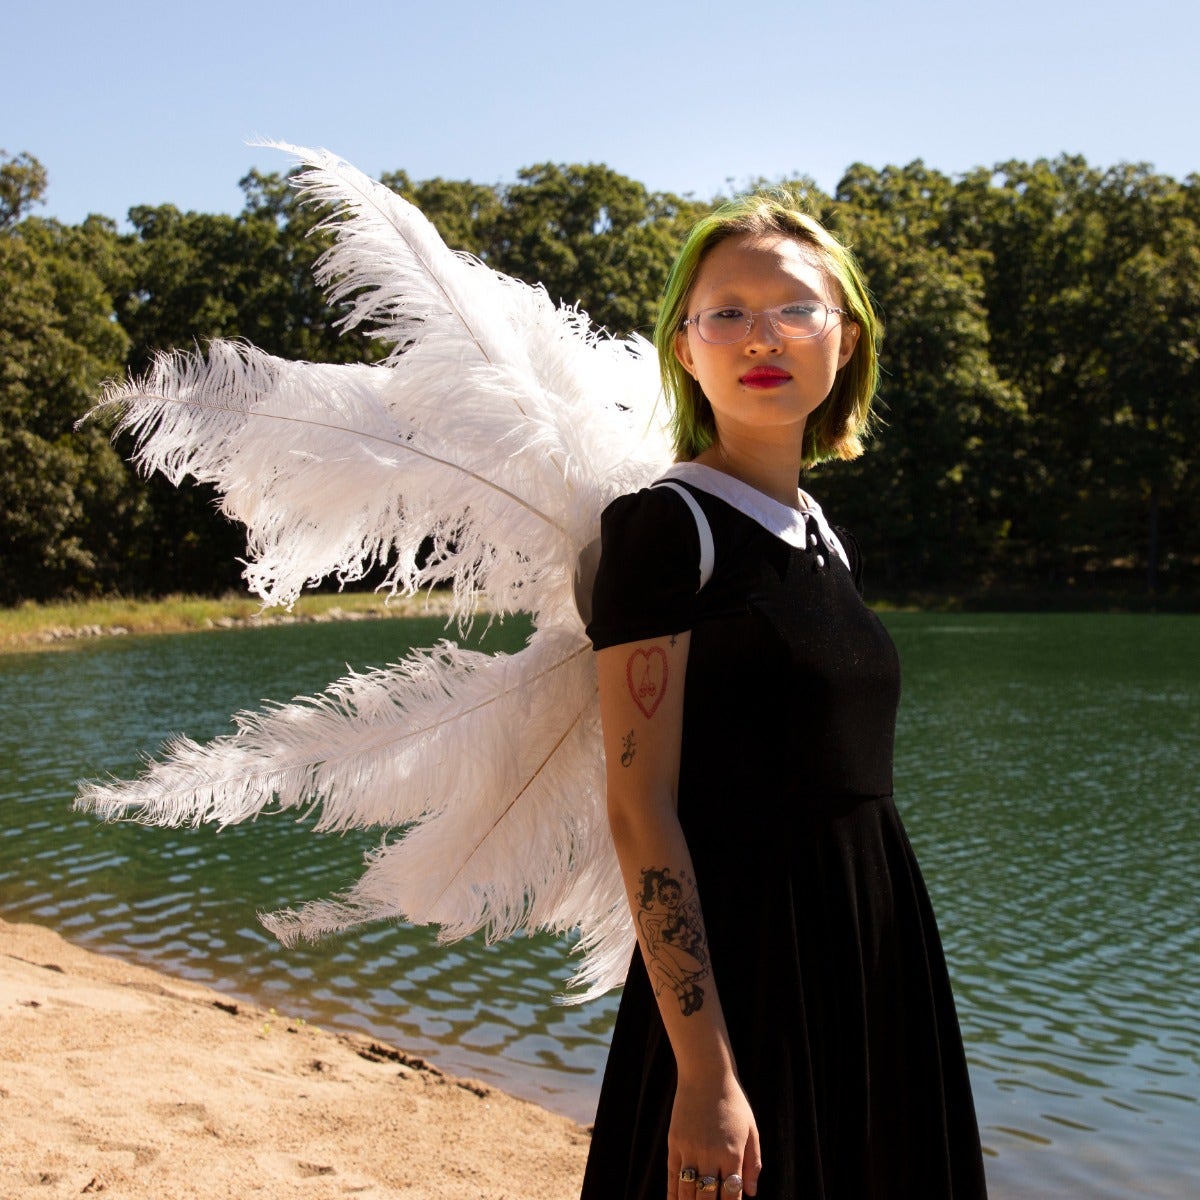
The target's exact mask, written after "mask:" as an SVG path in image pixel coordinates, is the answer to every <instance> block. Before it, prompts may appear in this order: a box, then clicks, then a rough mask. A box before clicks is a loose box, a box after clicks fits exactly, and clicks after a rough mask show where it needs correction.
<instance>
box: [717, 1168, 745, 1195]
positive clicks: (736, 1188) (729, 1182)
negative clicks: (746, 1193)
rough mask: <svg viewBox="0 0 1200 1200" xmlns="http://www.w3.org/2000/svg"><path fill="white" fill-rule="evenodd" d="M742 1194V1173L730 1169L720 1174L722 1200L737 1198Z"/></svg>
mask: <svg viewBox="0 0 1200 1200" xmlns="http://www.w3.org/2000/svg"><path fill="white" fill-rule="evenodd" d="M741 1194H742V1175H741V1172H740V1171H730V1172H729V1174H728V1175H722V1176H721V1195H722V1197H724V1200H738V1197H739V1196H740V1195H741Z"/></svg>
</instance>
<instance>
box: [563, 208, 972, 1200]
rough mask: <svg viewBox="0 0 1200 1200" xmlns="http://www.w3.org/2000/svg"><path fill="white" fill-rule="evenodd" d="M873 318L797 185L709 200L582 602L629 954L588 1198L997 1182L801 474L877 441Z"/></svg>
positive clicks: (891, 658) (839, 595)
mask: <svg viewBox="0 0 1200 1200" xmlns="http://www.w3.org/2000/svg"><path fill="white" fill-rule="evenodd" d="M877 340H878V326H877V322H876V319H875V316H874V313H873V312H872V309H871V306H870V301H869V299H868V296H867V293H866V288H865V285H864V283H863V281H862V278H861V276H860V274H859V271H858V268H857V266H856V264H855V262H854V260H853V258H852V256H851V255H850V254H849V252H848V251H847V250H846V249H845V248H844V247H843V246H842V245H841V244H840V243H838V242H837V241H836V239H834V238H833V237H832V236H831V235H830V234H828V233H827V232H826V231H825V230H824V229H823V228H822V227H821V226H820V225H819V224H818V223H817V222H815V221H813V220H812V219H811V218H809V217H807V216H806V215H804V214H802V213H800V212H798V211H797V210H796V208H795V206H794V204H792V203H791V202H790V200H789V198H787V197H769V196H755V197H751V198H748V199H746V200H743V201H738V202H735V203H733V204H731V205H728V206H726V207H725V208H723V209H721V210H719V211H718V212H716V213H714V214H712V215H711V216H709V217H706V218H705V219H704V220H702V221H701V222H700V223H699V225H698V226H697V227H696V229H695V230H694V231H693V232H692V234H691V236H690V237H689V239H688V241H687V243H686V244H685V246H684V248H683V250H682V252H681V254H680V257H679V259H678V261H677V262H676V264H675V266H674V268H673V270H672V274H671V277H670V280H669V282H668V286H667V294H666V297H665V300H664V305H663V309H662V313H661V315H660V319H659V324H658V328H657V330H656V344H657V347H658V351H659V356H660V364H661V369H662V375H663V379H664V384H665V387H666V391H667V394H668V397H669V398H670V400H671V402H672V404H673V406H674V407H673V421H674V428H675V436H676V450H677V457H678V460H679V461H678V463H677V465H676V466H675V467H674V468H672V469H671V471H670V472H668V475H667V477H665V479H664V481H660V484H662V483H665V484H666V486H661V485H658V486H654V487H652V488H648V489H646V490H644V491H642V492H639V493H637V494H635V495H632V496H625V497H623V498H621V499H620V500H618V501H616V502H615V503H613V504H612V505H610V506H609V508H608V510H607V511H606V512H605V515H604V522H603V530H602V543H601V561H600V566H599V570H598V574H597V577H596V584H595V589H594V595H593V610H592V620H591V623H590V624H589V627H588V630H589V634H590V636H591V638H592V641H593V644H594V646H595V648H596V651H597V655H596V661H597V667H598V672H599V685H600V703H601V714H602V719H603V725H604V740H605V751H606V756H607V763H608V767H607V772H608V808H609V819H610V823H611V827H612V834H613V839H614V841H615V844H616V848H617V853H618V857H619V859H620V863H621V869H622V873H623V875H624V877H625V881H626V885H627V890H628V894H629V901H630V907H631V910H632V912H633V916H634V922H635V925H636V927H637V931H638V940H639V947H640V952H639V953H637V954H635V955H634V961H633V963H632V964H631V967H630V971H629V976H628V978H627V981H626V985H625V990H624V994H623V996H622V1000H621V1006H620V1011H619V1014H618V1017H617V1023H616V1029H615V1030H614V1035H613V1043H612V1050H611V1053H610V1058H609V1064H608V1069H607V1071H606V1074H605V1080H604V1086H603V1090H602V1094H601V1098H600V1104H599V1108H598V1112H597V1117H596V1123H595V1129H594V1135H593V1141H592V1149H591V1154H590V1157H589V1161H588V1167H587V1173H586V1176H585V1180H584V1187H583V1195H584V1197H586V1198H587V1200H592V1198H595V1197H600V1196H604V1197H608V1198H613V1197H619V1198H621V1200H632V1198H634V1197H654V1198H655V1200H661V1197H663V1196H664V1195H665V1196H667V1197H669V1198H671V1200H675V1198H679V1200H691V1198H692V1197H693V1196H695V1195H697V1194H700V1195H704V1194H709V1193H715V1192H717V1191H718V1189H720V1190H721V1191H722V1192H723V1194H724V1195H726V1196H736V1195H738V1194H739V1193H740V1192H741V1191H742V1190H743V1189H744V1191H745V1193H746V1194H747V1195H749V1196H755V1195H762V1196H770V1197H775V1198H780V1200H822V1198H825V1200H829V1198H831V1197H836V1198H837V1200H860V1198H864V1197H872V1198H875V1197H889V1198H890V1197H904V1198H910V1197H911V1198H914V1200H916V1198H918V1197H919V1198H920V1200H935V1198H938V1197H954V1198H955V1200H962V1198H975V1197H982V1196H984V1195H985V1185H984V1179H983V1168H982V1159H981V1153H980V1145H979V1135H978V1130H977V1126H976V1122H975V1115H974V1110H973V1105H972V1101H971V1093H970V1085H969V1081H968V1077H967V1068H966V1064H965V1060H964V1055H963V1048H962V1041H961V1037H960V1034H959V1030H958V1024H957V1019H956V1016H955V1012H954V1004H953V998H952V996H951V992H950V986H949V981H948V978H947V975H946V969H945V965H944V962H943V958H942V952H941V947H940V944H939V941H938V936H937V930H936V926H935V924H934V919H933V915H932V912H931V910H930V907H929V902H928V899H927V896H926V893H925V889H924V885H923V884H922V882H921V878H920V875H919V872H918V870H917V866H916V863H915V861H914V859H913V856H912V851H911V848H910V847H909V844H908V841H907V838H906V837H905V834H904V830H903V827H902V826H901V823H900V820H899V817H898V816H897V814H896V810H895V808H894V807H893V804H892V800H891V790H892V781H891V766H892V739H893V731H894V721H895V711H896V704H897V701H898V697H899V669H898V663H897V660H896V655H895V650H894V648H893V646H892V643H891V641H890V639H889V638H888V635H887V633H886V632H885V630H884V629H883V626H882V625H881V624H880V623H879V621H878V620H877V619H876V618H875V616H874V615H873V614H872V613H871V612H870V611H869V610H868V609H867V608H866V607H865V606H864V605H863V603H862V601H861V599H860V595H859V582H858V581H859V556H858V551H857V549H856V547H855V544H854V542H853V540H852V539H851V538H849V536H848V535H846V534H845V533H842V532H840V531H839V532H837V533H835V532H834V531H833V530H832V529H831V528H830V527H829V526H828V524H827V523H826V522H825V519H824V517H823V516H822V514H821V511H820V509H819V507H818V506H817V505H816V503H815V502H814V501H813V500H812V499H811V498H810V497H808V496H807V495H806V494H805V493H804V492H802V491H798V489H797V480H798V479H799V477H800V475H801V473H802V471H803V470H804V469H805V468H806V467H808V466H809V465H810V464H812V463H814V462H816V461H819V460H821V459H823V458H829V457H841V458H853V457H855V456H856V455H857V454H859V453H860V452H861V442H860V439H861V436H862V435H863V434H864V433H865V432H866V428H867V425H868V421H869V414H870V405H871V401H872V398H873V395H874V391H875V387H876V382H877V376H878V369H877V361H876V350H877V345H876V343H877ZM760 1176H761V1179H760Z"/></svg>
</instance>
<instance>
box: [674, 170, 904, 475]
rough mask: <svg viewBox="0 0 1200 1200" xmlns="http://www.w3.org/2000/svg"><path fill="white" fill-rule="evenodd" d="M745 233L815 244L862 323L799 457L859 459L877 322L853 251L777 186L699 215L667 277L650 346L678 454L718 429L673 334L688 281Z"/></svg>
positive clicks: (683, 313)
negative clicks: (712, 255)
mask: <svg viewBox="0 0 1200 1200" xmlns="http://www.w3.org/2000/svg"><path fill="white" fill-rule="evenodd" d="M742 234H751V235H758V236H763V235H770V234H780V235H782V236H783V237H790V238H794V239H795V240H796V241H798V242H803V243H804V244H805V245H808V246H812V247H813V249H814V250H815V251H816V252H817V255H818V257H819V258H820V260H821V264H822V266H823V267H824V268H825V270H826V272H827V273H828V275H829V278H830V279H831V280H832V281H833V282H834V283H835V284H836V285H837V287H838V289H839V290H840V291H841V296H840V298H839V299H840V303H841V305H842V306H843V307H845V308H846V309H848V310H849V312H850V320H852V321H853V322H854V323H855V324H856V325H857V326H858V328H859V335H858V344H857V345H856V346H855V348H854V353H853V355H852V356H851V358H850V361H849V362H848V363H846V365H845V366H844V367H842V368H841V370H839V371H838V373H837V377H836V379H835V380H834V383H833V387H832V388H831V389H830V392H829V395H828V396H827V397H826V398H825V399H824V400H823V401H822V402H821V404H820V405H819V406H818V408H817V409H816V411H815V412H813V414H812V415H811V416H810V417H809V418H808V421H807V422H806V423H805V427H804V458H803V462H804V465H805V466H810V465H811V464H813V463H816V462H820V461H821V460H822V459H826V458H857V457H858V456H859V455H860V454H861V453H862V440H863V438H864V437H866V436H867V435H868V434H869V432H870V429H871V404H872V401H873V400H874V399H875V392H876V390H877V388H878V387H879V343H880V340H881V338H882V335H883V330H882V326H881V324H880V321H879V318H878V317H877V316H876V315H875V310H874V308H873V307H872V305H871V298H870V295H869V293H868V291H867V284H866V280H865V279H864V278H863V274H862V270H861V268H860V267H859V265H858V262H857V261H856V259H855V257H854V255H853V254H852V253H851V252H850V249H849V248H848V247H847V246H845V245H843V244H842V243H841V242H840V241H838V239H837V238H835V237H834V236H833V234H831V233H830V232H829V230H827V229H826V228H825V227H824V226H823V225H822V224H821V223H820V222H819V221H817V220H816V219H815V218H813V217H811V216H809V214H808V213H806V212H804V211H803V210H802V208H801V205H800V202H799V201H798V200H797V198H796V197H795V196H793V195H792V194H791V193H790V192H788V191H786V190H784V189H782V188H780V189H773V190H771V191H767V192H755V193H753V194H752V195H749V196H743V197H741V198H739V199H737V200H731V201H729V202H727V203H726V204H723V205H721V206H720V208H717V209H715V210H714V211H713V212H711V213H709V214H708V215H707V216H705V217H701V219H700V220H699V221H698V222H697V223H696V225H695V226H694V227H693V229H692V231H691V233H689V234H688V236H687V240H686V241H685V242H684V243H683V249H682V250H680V252H679V256H678V257H677V258H676V259H675V263H674V265H673V266H672V267H671V273H670V275H669V276H668V277H667V287H666V291H665V293H664V294H663V301H662V307H661V308H660V309H659V313H658V323H657V324H656V325H655V327H654V345H655V347H656V348H657V350H658V364H659V371H660V372H661V375H662V383H663V391H664V393H665V395H666V397H667V401H668V403H669V404H670V406H671V428H672V433H673V436H674V441H675V455H676V458H677V459H678V460H679V461H686V460H688V459H692V458H695V457H696V455H697V454H699V453H701V451H703V450H707V449H708V447H709V446H711V445H712V444H713V442H714V440H715V439H716V433H717V427H716V422H715V420H714V418H713V411H712V406H711V405H710V404H709V402H708V398H707V397H706V396H705V395H704V392H703V391H702V390H701V388H700V385H699V383H698V382H697V381H696V380H695V379H693V378H692V376H691V375H690V374H689V373H688V372H687V371H686V370H685V369H684V367H683V364H682V363H681V362H680V361H679V359H678V358H677V357H676V354H675V337H676V334H678V333H679V332H680V330H681V329H683V327H684V324H683V323H684V321H685V319H686V318H687V307H688V300H689V299H690V297H691V292H692V286H693V285H694V284H695V282H696V276H697V274H698V273H699V271H700V267H701V264H702V263H703V262H704V259H705V257H706V256H707V255H708V253H709V251H711V250H712V248H713V247H714V246H716V245H718V244H719V243H720V242H723V241H725V240H726V239H727V238H731V237H737V236H739V235H742Z"/></svg>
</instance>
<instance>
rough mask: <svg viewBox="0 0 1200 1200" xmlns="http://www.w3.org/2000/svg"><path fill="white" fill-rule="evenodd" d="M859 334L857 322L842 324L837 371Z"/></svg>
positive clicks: (855, 344)
mask: <svg viewBox="0 0 1200 1200" xmlns="http://www.w3.org/2000/svg"><path fill="white" fill-rule="evenodd" d="M860 333H862V330H861V329H860V328H859V326H858V324H857V322H855V321H843V322H842V343H841V346H840V347H839V348H838V365H837V369H838V370H839V371H840V370H841V369H842V368H843V367H844V366H845V365H846V364H847V363H848V362H849V361H850V360H851V359H852V358H853V357H854V351H855V350H856V349H857V348H858V335H859V334H860ZM676 353H678V351H676Z"/></svg>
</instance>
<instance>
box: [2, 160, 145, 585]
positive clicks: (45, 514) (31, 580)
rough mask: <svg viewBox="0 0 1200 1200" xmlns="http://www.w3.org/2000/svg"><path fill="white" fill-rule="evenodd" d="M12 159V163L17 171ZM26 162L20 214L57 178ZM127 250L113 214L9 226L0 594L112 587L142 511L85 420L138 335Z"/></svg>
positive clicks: (18, 189) (5, 242)
mask: <svg viewBox="0 0 1200 1200" xmlns="http://www.w3.org/2000/svg"><path fill="white" fill-rule="evenodd" d="M12 166H13V164H12V163H11V162H10V163H8V164H6V166H5V167H4V168H0V171H7V175H6V179H7V180H9V181H10V182H11V181H12V180H13V178H14V177H15V175H16V172H15V171H13V170H9V168H11V167H12ZM20 170H21V172H24V174H23V178H24V180H25V183H24V184H21V183H18V184H17V185H16V186H15V189H14V192H13V194H15V195H17V196H20V197H22V199H20V201H19V205H18V207H16V208H14V209H9V210H8V211H10V212H13V213H15V214H16V215H19V214H20V212H22V211H23V210H24V209H25V208H27V207H28V206H29V204H31V203H33V202H35V201H36V200H37V199H38V198H39V197H40V195H41V188H43V187H44V185H45V172H44V171H43V170H42V168H41V166H40V164H37V163H36V162H35V161H34V160H27V161H25V162H24V163H22V164H20ZM39 181H40V182H39ZM10 202H11V199H6V200H5V203H6V204H9V203H10ZM118 261H119V246H118V241H117V237H116V233H115V230H114V229H113V227H112V225H111V223H109V222H106V221H104V220H102V219H98V218H91V219H89V220H88V221H87V222H85V223H84V224H83V225H82V226H79V227H75V228H72V227H67V226H63V225H60V224H59V223H58V222H56V221H44V220H40V219H38V218H34V217H29V216H25V217H24V218H23V219H21V220H19V221H16V222H13V223H10V224H9V225H8V226H7V227H5V228H3V229H0V411H3V414H4V416H3V424H2V426H0V541H2V542H3V545H4V555H3V572H2V574H0V603H5V604H12V603H15V602H16V601H18V600H21V599H24V598H34V599H46V598H49V597H53V596H59V595H64V594H83V593H88V592H94V591H97V590H100V589H102V588H105V587H110V586H112V585H113V583H114V582H115V580H116V578H117V575H118V564H119V562H120V556H121V546H122V543H123V540H124V539H125V538H126V537H128V535H129V534H130V531H131V530H132V528H133V526H134V525H135V524H136V522H137V519H138V516H139V514H140V512H141V509H142V503H143V502H142V500H141V499H140V496H139V493H138V491H137V490H136V489H135V488H134V487H132V486H131V484H130V479H129V474H128V472H127V470H126V469H125V467H124V465H123V464H122V463H121V462H120V460H119V458H118V457H117V455H116V454H115V453H114V451H113V449H112V447H111V446H109V445H108V442H107V440H106V438H105V436H104V433H103V431H102V430H100V429H97V428H87V429H84V430H82V431H79V432H77V431H76V430H75V429H74V425H75V422H76V421H77V420H78V419H79V417H81V416H82V415H83V414H84V412H86V411H87V409H88V408H89V407H90V406H91V404H92V403H93V402H94V400H95V396H96V393H97V392H98V390H99V388H100V385H101V383H102V381H103V380H104V379H105V378H106V377H108V376H111V375H113V374H116V373H117V372H118V371H119V370H120V367H121V364H122V362H123V359H124V355H125V350H126V347H127V344H128V341H127V339H126V337H125V335H124V333H123V332H122V330H121V328H120V326H119V325H118V324H117V323H116V322H115V321H114V320H113V305H112V300H111V297H110V294H109V288H108V284H109V283H110V282H111V279H112V277H113V275H114V274H115V273H116V272H117V271H118ZM106 275H107V276H108V278H107V279H106V278H105V276H106Z"/></svg>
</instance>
